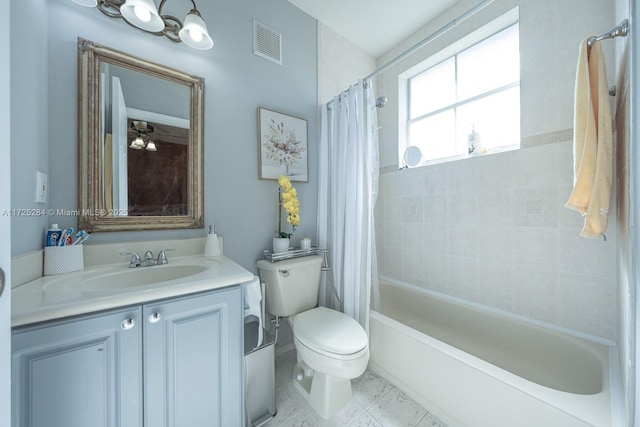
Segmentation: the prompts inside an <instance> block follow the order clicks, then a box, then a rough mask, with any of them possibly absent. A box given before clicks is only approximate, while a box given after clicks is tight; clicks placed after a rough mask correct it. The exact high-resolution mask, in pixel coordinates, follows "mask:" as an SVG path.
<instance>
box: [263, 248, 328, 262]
mask: <svg viewBox="0 0 640 427" xmlns="http://www.w3.org/2000/svg"><path fill="white" fill-rule="evenodd" d="M328 252H329V251H327V250H326V249H320V248H317V247H312V248H311V249H301V248H292V249H289V250H288V251H287V252H280V253H277V254H274V253H273V252H271V251H269V250H266V251H264V259H266V260H268V261H271V262H276V261H283V260H285V259H293V258H300V257H303V256H311V255H323V256H324V257H325V259H326V255H325V254H327V253H328Z"/></svg>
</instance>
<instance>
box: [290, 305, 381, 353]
mask: <svg viewBox="0 0 640 427" xmlns="http://www.w3.org/2000/svg"><path fill="white" fill-rule="evenodd" d="M292 320H293V322H292V323H293V335H294V337H295V338H296V339H297V340H298V341H299V342H300V343H301V344H303V345H304V346H305V347H307V348H309V349H310V350H313V351H316V352H318V353H320V354H323V355H325V356H328V357H331V358H334V359H343V360H348V359H353V358H358V357H361V356H362V355H363V353H366V352H368V346H369V340H368V337H367V334H366V333H365V331H364V329H363V328H362V326H360V324H359V323H358V322H356V321H355V320H354V319H352V318H351V317H349V316H347V315H346V314H344V313H341V312H339V311H336V310H331V309H328V308H326V307H317V308H313V309H311V310H307V311H305V312H302V313H300V314H297V315H296V316H294V318H293V319H292Z"/></svg>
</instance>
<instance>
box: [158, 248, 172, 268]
mask: <svg viewBox="0 0 640 427" xmlns="http://www.w3.org/2000/svg"><path fill="white" fill-rule="evenodd" d="M175 250H176V248H167V249H163V250H161V251H160V252H158V259H157V260H156V264H166V263H168V262H169V261H168V260H167V254H166V253H165V251H175Z"/></svg>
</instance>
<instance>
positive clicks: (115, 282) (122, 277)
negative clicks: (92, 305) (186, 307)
mask: <svg viewBox="0 0 640 427" xmlns="http://www.w3.org/2000/svg"><path fill="white" fill-rule="evenodd" d="M219 266H220V261H218V260H215V259H210V260H207V261H206V262H193V263H189V262H188V263H178V264H165V265H156V266H152V267H136V268H126V267H123V266H121V265H119V266H116V267H107V268H98V269H95V270H93V271H92V270H90V269H87V270H84V271H82V272H78V273H71V274H69V275H60V276H58V277H55V278H54V277H51V276H50V279H49V280H47V283H45V284H43V286H42V290H43V291H45V292H48V293H51V292H53V293H65V292H69V291H72V292H81V293H85V294H87V293H95V292H99V293H104V292H112V291H125V290H126V291H127V292H131V291H135V289H137V288H141V289H142V288H145V289H146V288H148V287H153V285H159V286H163V285H164V284H165V283H166V284H167V285H169V284H170V283H169V282H172V283H171V285H178V284H181V283H186V282H189V281H192V280H198V279H201V277H195V276H198V275H199V274H201V273H205V272H207V271H208V270H211V269H212V268H214V270H212V271H215V269H216V267H219Z"/></svg>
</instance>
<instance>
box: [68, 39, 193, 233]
mask: <svg viewBox="0 0 640 427" xmlns="http://www.w3.org/2000/svg"><path fill="white" fill-rule="evenodd" d="M78 71H79V78H78V83H79V86H80V87H79V88H78V89H79V90H78V93H79V105H78V111H79V115H78V118H79V123H78V140H79V146H78V159H79V161H78V166H79V170H78V201H79V209H80V210H79V213H80V215H79V216H78V228H80V229H85V230H88V231H124V230H160V229H179V228H203V227H204V217H203V201H204V196H203V194H204V188H203V187H204V181H203V177H204V169H203V120H204V116H203V108H204V107H203V103H204V79H203V78H201V77H196V76H192V75H189V74H187V73H185V72H182V71H178V70H175V69H173V68H169V67H165V66H163V65H159V64H156V63H153V62H150V61H146V60H144V59H141V58H137V57H135V56H132V55H129V54H127V53H124V52H120V51H117V50H114V49H110V48H108V47H105V46H101V45H99V44H96V43H93V42H91V41H89V40H85V39H82V38H78Z"/></svg>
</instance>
